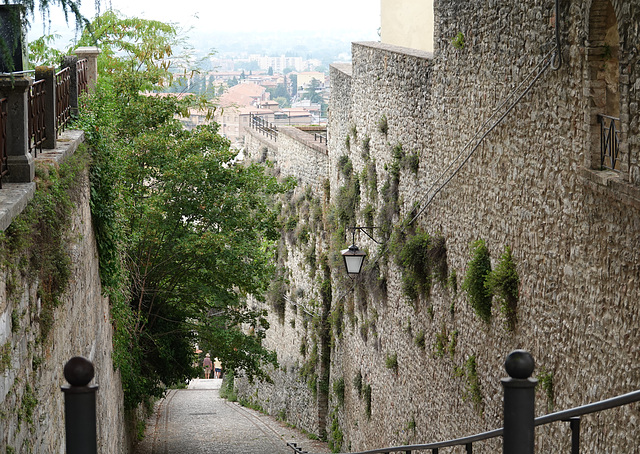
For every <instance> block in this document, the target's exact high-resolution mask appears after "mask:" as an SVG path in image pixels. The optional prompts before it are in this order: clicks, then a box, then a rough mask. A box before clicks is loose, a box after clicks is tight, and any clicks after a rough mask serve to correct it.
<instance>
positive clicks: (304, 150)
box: [245, 126, 329, 194]
mask: <svg viewBox="0 0 640 454" xmlns="http://www.w3.org/2000/svg"><path fill="white" fill-rule="evenodd" d="M245 148H246V153H247V156H248V157H249V158H250V159H251V160H254V161H264V160H265V159H268V160H269V161H271V162H272V163H274V164H275V165H276V166H277V168H278V169H279V170H280V172H281V173H282V175H284V176H293V177H295V178H296V179H297V180H298V182H299V184H300V185H301V186H305V187H306V186H309V187H311V188H312V189H313V192H314V193H317V194H319V193H321V191H322V187H323V184H324V180H325V179H326V178H327V176H328V168H329V162H328V159H327V143H326V142H320V140H319V139H318V138H315V136H314V132H313V131H310V132H306V131H302V130H300V129H298V128H296V127H293V126H279V127H278V138H277V141H276V140H272V139H270V138H268V137H266V136H264V135H262V134H260V132H258V131H255V130H253V129H251V128H246V129H245Z"/></svg>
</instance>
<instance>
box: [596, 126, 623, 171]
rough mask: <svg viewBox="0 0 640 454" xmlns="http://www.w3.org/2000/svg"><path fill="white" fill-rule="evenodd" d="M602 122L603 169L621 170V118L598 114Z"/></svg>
mask: <svg viewBox="0 0 640 454" xmlns="http://www.w3.org/2000/svg"><path fill="white" fill-rule="evenodd" d="M598 122H599V123H600V166H601V167H602V168H603V169H611V170H619V169H620V161H619V159H618V157H619V154H620V130H619V129H618V127H617V126H616V122H618V123H619V122H620V119H619V118H616V117H610V116H608V115H602V114H598Z"/></svg>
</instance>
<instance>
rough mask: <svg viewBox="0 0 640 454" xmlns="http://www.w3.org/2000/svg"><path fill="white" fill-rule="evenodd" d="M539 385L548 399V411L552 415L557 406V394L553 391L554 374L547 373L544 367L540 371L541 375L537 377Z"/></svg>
mask: <svg viewBox="0 0 640 454" xmlns="http://www.w3.org/2000/svg"><path fill="white" fill-rule="evenodd" d="M536 378H537V379H538V384H537V386H539V387H540V388H542V391H543V392H544V394H545V396H546V398H547V411H548V412H549V413H551V412H552V411H553V407H554V405H555V393H554V389H553V373H552V372H550V371H547V370H546V369H545V368H544V367H543V368H542V369H541V370H540V373H539V374H538V375H537V376H536Z"/></svg>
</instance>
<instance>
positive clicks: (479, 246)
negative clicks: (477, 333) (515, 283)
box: [462, 240, 492, 323]
mask: <svg viewBox="0 0 640 454" xmlns="http://www.w3.org/2000/svg"><path fill="white" fill-rule="evenodd" d="M490 274H491V259H490V258H489V250H488V249H487V246H486V244H485V242H484V240H477V241H474V242H473V243H472V245H471V260H470V261H469V264H468V265H467V273H466V275H465V278H464V281H463V282H462V290H464V291H466V292H467V295H468V296H469V304H470V305H471V307H472V308H473V310H474V311H475V313H476V314H477V315H478V317H480V319H481V320H482V321H484V322H485V323H489V322H490V321H491V301H492V296H491V293H490V292H489V291H488V290H487V286H486V282H487V279H488V278H489V275H490Z"/></svg>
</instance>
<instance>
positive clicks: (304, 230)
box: [296, 224, 309, 245]
mask: <svg viewBox="0 0 640 454" xmlns="http://www.w3.org/2000/svg"><path fill="white" fill-rule="evenodd" d="M296 239H297V242H298V244H304V245H306V244H309V227H308V226H307V225H306V224H304V225H300V226H298V228H297V229H296Z"/></svg>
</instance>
